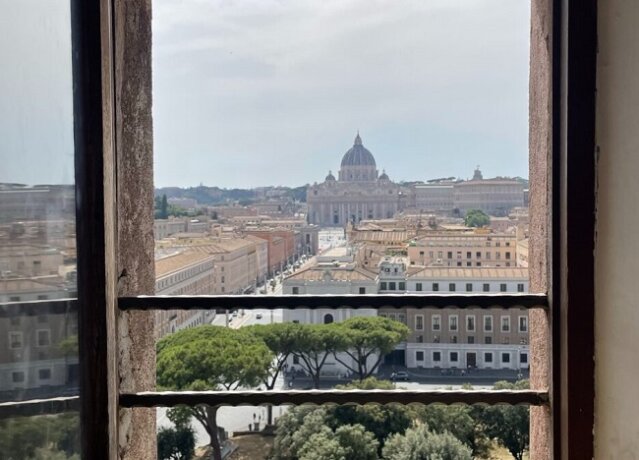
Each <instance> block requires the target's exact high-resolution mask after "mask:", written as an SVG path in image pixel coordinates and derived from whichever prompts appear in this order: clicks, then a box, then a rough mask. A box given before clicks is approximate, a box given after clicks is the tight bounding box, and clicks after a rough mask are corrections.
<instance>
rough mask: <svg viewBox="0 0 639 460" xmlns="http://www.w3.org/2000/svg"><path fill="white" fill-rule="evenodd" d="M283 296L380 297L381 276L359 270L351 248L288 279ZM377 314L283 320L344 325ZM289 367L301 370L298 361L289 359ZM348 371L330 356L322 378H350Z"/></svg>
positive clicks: (302, 315) (334, 312) (289, 315)
mask: <svg viewBox="0 0 639 460" xmlns="http://www.w3.org/2000/svg"><path fill="white" fill-rule="evenodd" d="M282 292H283V294H285V295H304V294H313V295H328V294H332V295H347V294H375V293H377V276H376V275H375V274H374V273H371V272H369V271H368V270H364V269H361V268H358V267H357V266H356V264H355V263H354V262H353V256H352V254H351V252H350V249H348V248H333V249H331V250H329V251H327V252H325V253H324V254H323V255H322V256H318V257H317V259H316V263H315V264H314V265H312V266H310V267H307V268H304V269H302V270H300V271H298V272H297V273H295V274H293V275H291V276H289V277H287V278H285V279H284V281H283V283H282ZM376 315H377V311H376V310H375V309H372V308H362V309H350V308H338V309H329V308H326V309H313V310H311V309H307V308H299V309H295V310H284V314H283V320H284V321H285V322H287V321H288V322H294V323H301V324H329V323H333V322H338V323H339V322H342V321H345V320H347V319H349V318H352V317H356V316H376ZM377 358H378V356H377V355H372V356H370V357H369V359H368V364H369V365H371V366H372V365H373V364H374V363H375V362H376V360H377ZM339 359H340V360H341V361H344V362H346V363H349V365H350V366H351V367H355V366H356V363H355V362H354V360H353V359H352V358H351V357H350V356H348V355H346V354H345V353H341V354H340V355H339ZM288 364H289V366H295V367H298V368H299V362H297V361H296V360H295V358H293V357H291V358H289V363H288ZM347 373H348V370H347V368H346V367H345V366H344V365H342V364H341V363H339V362H337V360H336V359H335V358H334V357H333V356H329V357H328V358H327V360H326V364H325V365H324V367H323V369H322V375H326V376H338V375H346V374H347Z"/></svg>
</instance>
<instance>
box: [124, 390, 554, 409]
mask: <svg viewBox="0 0 639 460" xmlns="http://www.w3.org/2000/svg"><path fill="white" fill-rule="evenodd" d="M326 403H334V404H369V403H376V404H388V403H398V404H414V403H418V404H433V403H442V404H455V403H461V404H528V405H531V406H542V405H545V404H547V403H548V392H546V391H535V390H437V391H424V390H422V391H419V390H306V391H299V390H286V391H256V390H250V391H167V392H153V391H148V392H142V393H123V394H121V395H120V406H122V407H156V406H161V407H173V406H176V405H181V404H184V405H187V406H194V405H197V404H207V405H209V406H220V405H221V406H240V405H248V406H258V405H261V404H270V405H273V406H278V405H282V404H295V405H299V404H326Z"/></svg>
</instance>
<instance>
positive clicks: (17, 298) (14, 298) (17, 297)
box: [9, 296, 20, 302]
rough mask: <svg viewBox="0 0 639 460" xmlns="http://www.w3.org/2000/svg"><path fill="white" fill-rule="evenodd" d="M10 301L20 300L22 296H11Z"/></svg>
mask: <svg viewBox="0 0 639 460" xmlns="http://www.w3.org/2000/svg"><path fill="white" fill-rule="evenodd" d="M9 302H20V296H11V297H9Z"/></svg>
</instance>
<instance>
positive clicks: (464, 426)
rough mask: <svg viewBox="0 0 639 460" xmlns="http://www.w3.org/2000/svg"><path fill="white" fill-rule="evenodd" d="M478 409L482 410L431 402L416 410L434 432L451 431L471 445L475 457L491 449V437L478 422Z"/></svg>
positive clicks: (483, 454) (481, 455) (482, 455)
mask: <svg viewBox="0 0 639 460" xmlns="http://www.w3.org/2000/svg"><path fill="white" fill-rule="evenodd" d="M477 409H479V410H480V411H481V410H482V408H479V407H473V406H465V405H464V406H460V405H454V406H445V405H441V404H431V405H427V406H423V407H420V408H419V409H416V410H417V411H418V412H419V418H420V419H421V420H422V421H423V422H424V423H426V425H427V426H428V427H430V429H431V431H432V432H433V433H439V434H443V433H450V434H452V435H453V436H455V437H456V438H457V439H459V440H460V441H461V442H462V443H464V444H465V445H466V446H468V447H470V448H471V450H472V453H473V456H474V457H484V456H486V454H487V453H488V451H489V449H490V439H489V438H488V437H487V436H486V432H485V430H484V426H483V424H481V423H478V421H479V420H478V417H477Z"/></svg>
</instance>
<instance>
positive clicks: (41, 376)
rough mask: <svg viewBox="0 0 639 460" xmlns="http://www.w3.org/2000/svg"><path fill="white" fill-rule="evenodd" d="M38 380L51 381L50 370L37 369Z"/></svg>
mask: <svg viewBox="0 0 639 460" xmlns="http://www.w3.org/2000/svg"><path fill="white" fill-rule="evenodd" d="M38 380H51V369H49V368H45V369H38Z"/></svg>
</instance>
